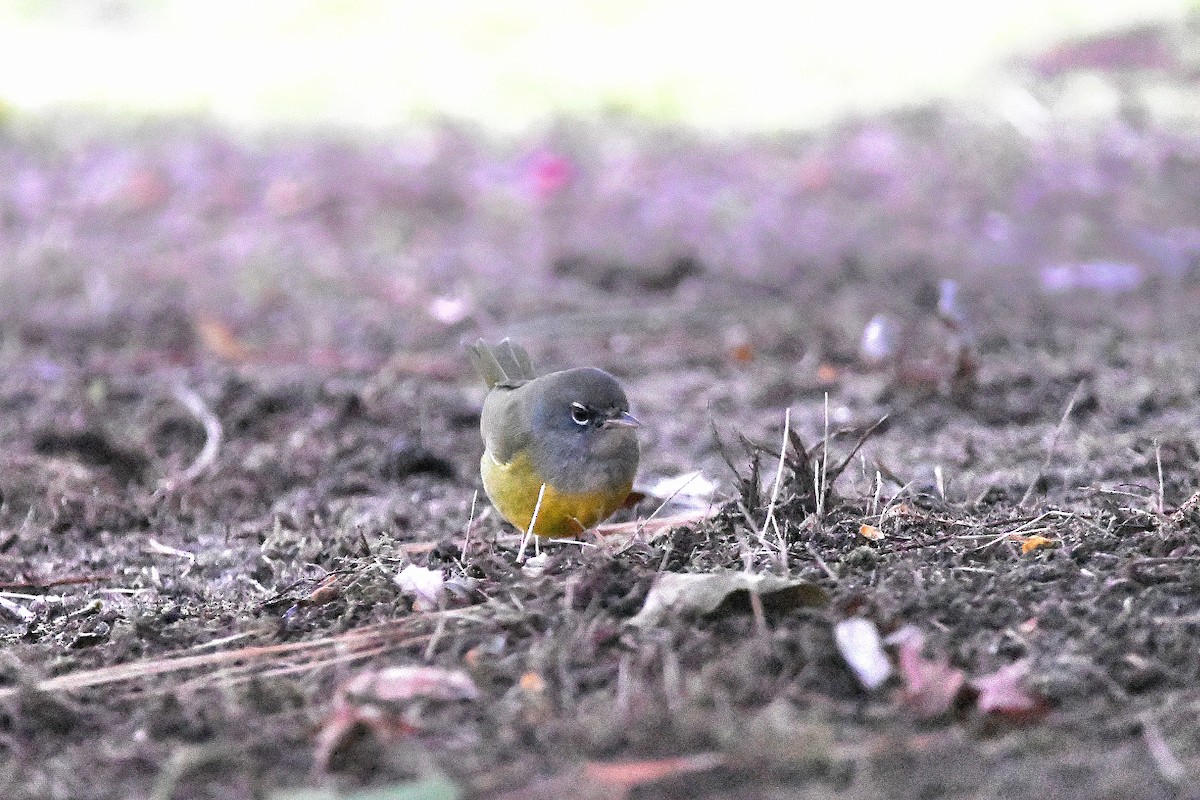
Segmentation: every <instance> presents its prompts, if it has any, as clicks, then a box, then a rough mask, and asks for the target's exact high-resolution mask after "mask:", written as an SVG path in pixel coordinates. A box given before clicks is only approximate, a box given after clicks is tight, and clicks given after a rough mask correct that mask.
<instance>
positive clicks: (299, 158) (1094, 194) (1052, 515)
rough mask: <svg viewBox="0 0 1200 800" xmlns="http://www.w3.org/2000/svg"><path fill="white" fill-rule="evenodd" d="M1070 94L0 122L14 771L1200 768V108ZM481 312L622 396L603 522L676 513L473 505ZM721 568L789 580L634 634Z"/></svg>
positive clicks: (1120, 783)
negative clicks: (512, 511) (1021, 114)
mask: <svg viewBox="0 0 1200 800" xmlns="http://www.w3.org/2000/svg"><path fill="white" fill-rule="evenodd" d="M1068 55H1069V53H1068ZM1060 56H1061V54H1060ZM1051 66H1053V67H1054V68H1055V69H1058V68H1060V67H1061V66H1062V65H1061V63H1060V62H1057V61H1056V62H1054V63H1053V64H1051ZM1122 74H1123V75H1125V73H1122ZM1093 77H1094V76H1093ZM1174 79H1175V78H1172V80H1174ZM1064 80H1065V79H1063V78H1062V77H1061V76H1053V75H1052V76H1050V77H1046V76H1042V77H1041V78H1039V79H1038V80H1037V81H1036V82H1035V83H1034V84H1033V87H1034V90H1035V91H1034V94H1033V95H1031V96H1036V97H1037V98H1038V99H1039V101H1040V102H1041V103H1042V104H1043V107H1044V109H1045V110H1046V113H1047V116H1046V119H1045V120H1043V121H1042V123H1040V124H1041V126H1042V127H1040V128H1038V129H1036V130H1031V129H1030V128H1029V127H1028V125H1024V124H1023V125H1017V124H1016V123H1014V122H1013V121H1012V120H1005V119H1001V118H998V117H996V116H989V115H986V114H983V113H981V112H980V111H979V110H978V109H975V110H972V109H966V108H962V107H947V106H940V105H939V106H931V107H927V108H921V109H915V110H912V111H909V112H904V113H899V114H892V115H888V116H882V117H876V118H870V119H863V120H859V121H855V122H849V123H846V124H845V125H842V126H839V127H838V128H836V129H831V130H826V131H822V132H819V133H813V134H804V135H800V134H796V135H788V136H771V137H756V138H751V137H740V138H738V137H726V138H714V137H703V136H700V135H697V134H691V133H686V132H680V131H677V130H670V129H665V128H655V127H652V126H646V125H641V124H637V123H632V122H629V121H621V120H611V121H605V122H589V123H568V122H564V123H561V124H559V125H557V126H555V127H554V128H552V129H550V130H548V131H545V132H543V133H542V134H540V135H539V136H537V137H532V138H529V139H526V140H521V141H495V140H492V139H489V138H488V137H487V136H485V135H484V134H482V133H481V132H478V131H473V130H466V129H463V128H461V127H456V126H453V125H449V124H438V125H430V126H429V127H428V128H426V129H422V130H419V131H414V132H413V133H412V134H411V135H408V136H406V137H402V138H397V139H389V140H383V139H380V140H367V139H364V138H363V137H361V136H358V137H346V136H336V135H333V134H330V133H324V134H315V133H314V134H309V135H301V134H293V135H289V136H279V137H258V138H255V139H253V140H250V139H247V138H246V137H237V136H235V135H233V134H229V133H223V132H218V131H213V130H212V129H208V128H205V127H203V126H200V125H191V124H184V123H164V124H160V125H146V126H140V127H138V128H137V129H136V130H118V129H114V126H112V125H107V126H102V127H100V128H97V129H95V130H93V129H89V128H87V127H86V126H81V125H80V124H79V123H78V121H55V122H47V123H39V124H37V125H25V124H22V125H17V124H16V123H11V122H10V123H9V124H8V127H7V128H6V129H5V130H4V131H3V132H2V133H0V174H3V175H4V176H5V180H4V181H3V184H2V185H0V264H2V265H3V267H2V271H0V282H2V284H0V291H2V292H3V297H4V302H3V304H0V363H2V365H3V368H2V370H0V493H2V505H0V636H2V641H3V649H2V650H0V796H3V797H5V798H10V799H11V800H20V799H22V798H39V799H44V798H80V799H83V798H176V799H177V800H194V799H198V798H243V797H246V798H249V797H275V798H300V797H337V796H343V795H344V796H349V797H354V796H359V795H356V794H355V793H356V792H358V793H363V792H366V791H368V790H370V789H375V790H378V793H377V794H369V795H368V794H365V793H364V794H361V796H362V797H368V796H369V797H380V798H401V797H427V798H435V797H438V798H440V797H506V798H551V797H587V798H619V797H634V798H644V799H648V798H683V797H689V798H716V797H745V798H784V797H788V798H793V797H826V796H829V795H831V794H833V793H838V794H841V795H844V796H847V797H862V798H882V797H905V798H908V797H911V798H942V797H945V798H1042V797H1054V798H1089V799H1090V798H1184V797H1188V798H1195V797H1200V783H1198V782H1197V774H1198V770H1200V730H1198V729H1197V726H1196V724H1195V719H1196V717H1197V713H1198V712H1200V509H1198V508H1197V507H1195V504H1189V503H1188V502H1187V501H1188V499H1189V498H1190V497H1191V495H1192V493H1193V492H1195V491H1196V490H1197V489H1198V488H1200V477H1198V475H1197V467H1198V463H1197V462H1198V460H1200V416H1198V415H1197V409H1198V408H1200V373H1198V372H1197V369H1196V364H1197V363H1198V361H1200V334H1198V331H1200V303H1198V302H1197V301H1198V300H1200V126H1197V125H1196V124H1195V120H1192V121H1188V120H1187V119H1186V118H1182V119H1181V118H1165V117H1164V116H1163V115H1161V114H1158V113H1155V112H1153V109H1150V108H1149V107H1148V106H1146V105H1145V104H1143V103H1142V102H1141V100H1140V97H1141V95H1140V94H1139V91H1140V90H1139V88H1138V84H1136V83H1135V84H1130V82H1129V81H1128V80H1127V76H1126V78H1122V79H1121V80H1119V81H1118V80H1116V79H1113V80H1112V85H1113V86H1116V87H1118V88H1116V89H1113V92H1115V93H1116V94H1114V95H1113V96H1114V97H1116V98H1117V100H1118V101H1119V102H1117V104H1116V106H1115V107H1114V109H1113V110H1112V111H1111V113H1105V114H1100V115H1092V116H1087V117H1080V116H1078V115H1076V112H1075V111H1073V110H1072V108H1073V107H1071V104H1070V102H1068V101H1069V98H1070V97H1071V96H1072V95H1071V91H1072V89H1071V86H1070V85H1069V84H1067V83H1064V82H1063V81H1064ZM1156 80H1157V79H1156ZM1187 80H1192V81H1193V84H1191V85H1192V86H1193V88H1194V78H1189V79H1187ZM1182 85H1183V86H1185V87H1186V86H1187V85H1189V84H1187V82H1186V80H1184V81H1183V84H1182ZM947 279H952V280H954V281H956V282H957V286H959V287H960V291H961V298H960V299H958V300H957V301H955V302H950V298H949V297H948V296H943V297H942V303H941V307H940V311H939V307H938V301H939V282H940V281H944V280H947ZM943 291H944V290H943ZM881 313H888V314H891V315H892V316H893V318H894V319H895V320H897V323H896V328H895V336H896V341H897V344H896V345H895V346H894V347H893V348H891V349H888V348H885V351H886V352H885V355H886V354H890V355H891V358H892V360H891V361H890V362H888V363H886V364H884V365H883V366H881V367H878V368H875V369H871V368H868V366H867V365H866V364H864V362H863V360H862V358H861V356H860V353H859V350H860V339H861V337H862V333H863V330H864V326H866V325H867V324H868V321H869V320H871V319H872V318H873V317H875V316H876V315H877V314H881ZM505 335H508V336H512V337H514V338H515V339H517V340H519V341H521V342H523V343H524V344H525V345H526V346H527V347H528V348H529V350H530V351H531V352H532V353H533V355H534V357H535V359H536V361H537V363H538V364H539V366H541V367H543V368H545V369H547V370H549V369H554V368H559V367H564V366H574V365H581V364H594V365H597V366H601V367H603V368H605V369H608V370H610V371H611V372H613V373H614V374H615V375H617V376H618V377H619V378H620V379H621V380H622V381H623V382H624V384H625V385H626V387H627V389H628V393H629V395H630V397H631V398H632V401H633V405H634V411H635V413H636V414H637V415H638V417H639V418H640V419H641V420H642V422H643V428H642V430H641V436H642V439H641V442H642V451H643V457H642V468H641V477H640V479H639V488H642V489H644V490H645V491H647V492H648V493H649V495H650V496H648V497H646V498H645V499H644V500H642V501H641V502H640V503H639V504H638V505H637V506H636V507H634V508H633V509H632V510H630V511H628V512H623V513H624V514H625V516H624V517H623V518H624V519H626V520H634V519H642V520H645V519H646V518H647V517H649V516H650V515H651V514H655V515H656V518H655V520H652V522H655V521H657V520H661V519H662V518H663V517H664V516H669V515H672V514H689V515H690V521H687V522H684V523H681V524H678V525H675V526H659V525H654V524H647V525H644V526H642V528H641V530H638V531H634V532H632V533H631V532H630V530H629V529H630V526H626V527H625V528H614V529H613V530H611V531H609V533H608V534H607V535H605V536H601V537H598V538H595V539H590V540H588V541H586V542H585V543H584V544H577V543H557V544H556V543H551V544H547V545H546V546H545V547H544V548H543V549H542V553H543V555H542V556H540V557H539V558H538V559H536V560H534V561H532V562H530V561H528V560H526V561H524V562H521V561H518V551H519V548H520V544H521V542H520V537H519V536H518V535H516V534H515V533H514V532H513V531H512V530H511V529H509V528H507V526H506V525H505V524H503V523H502V522H501V521H500V520H499V519H498V518H497V517H496V516H495V515H493V514H491V513H490V512H488V511H486V506H487V504H486V501H485V500H484V499H482V496H480V499H479V501H478V503H476V504H475V506H474V515H473V518H474V522H473V523H471V520H472V508H473V501H474V499H475V493H476V490H477V489H478V488H479V486H480V483H479V478H478V458H479V455H480V452H481V442H480V439H479V433H478V415H479V409H480V403H481V401H482V396H483V390H482V387H481V386H480V385H479V384H478V382H477V380H476V378H475V377H474V376H473V375H470V374H469V373H468V367H467V364H466V362H465V360H464V358H463V357H462V354H461V347H462V344H463V343H464V342H466V341H471V340H473V339H474V338H475V337H477V336H484V337H487V338H488V339H489V340H497V339H499V338H500V337H502V336H505ZM785 410H786V414H787V416H786V425H787V429H788V431H789V432H791V433H792V434H793V436H794V440H793V443H792V445H791V446H790V447H789V448H788V449H787V450H786V451H785V453H784V456H785V457H784V458H783V459H782V466H780V464H781V459H780V450H781V442H782V441H783V436H784V427H785ZM885 417H886V419H884V418H885ZM881 419H884V421H883V422H882V423H881V424H879V425H878V426H877V427H874V428H872V426H874V425H876V423H878V422H879V421H880V420H881ZM864 434H865V438H864ZM860 438H864V441H863V442H862V446H861V448H859V449H858V450H857V451H855V450H854V448H855V445H856V443H857V442H858V440H859V439H860ZM826 445H827V448H828V451H829V454H830V456H829V458H828V459H822V457H821V456H822V452H823V450H824V447H825V446H826ZM801 448H805V452H801ZM852 455H853V457H852V458H851V456H852ZM846 459H848V461H846V463H845V464H844V471H842V472H840V473H839V472H838V471H837V467H839V466H842V463H841V462H843V461H844V460H846ZM814 464H815V465H816V468H815V470H814ZM696 470H699V471H701V472H702V473H703V477H704V479H706V480H709V481H712V482H714V483H715V488H713V489H712V491H711V492H710V493H708V494H702V495H701V496H699V497H695V496H692V495H693V494H694V493H692V492H689V491H687V490H685V491H684V492H682V493H681V494H679V495H677V496H675V497H674V498H672V499H671V502H670V503H669V504H668V505H667V506H664V507H663V508H662V510H661V511H659V510H658V509H659V506H660V505H662V501H663V499H665V498H664V495H665V494H669V492H670V490H669V489H665V488H663V487H664V484H663V483H662V481H663V480H664V479H667V478H673V477H677V476H680V475H684V474H687V473H690V472H693V471H696ZM814 475H815V476H816V477H815V478H814ZM821 475H825V476H826V478H827V480H826V481H825V483H824V484H823V489H821V488H820V487H822V483H821V480H820V476H821ZM702 485H703V483H702V482H701V481H700V480H699V479H696V480H694V481H693V484H692V488H693V489H695V488H696V487H698V486H702ZM656 493H657V497H656V496H655V494H656ZM685 496H688V497H690V500H689V502H683V501H682V499H683V498H684V497H685ZM469 523H471V524H470V525H469ZM468 528H469V530H470V535H469V536H468V535H467V531H468ZM527 555H528V554H527ZM410 565H415V566H417V567H421V568H429V569H433V570H437V571H439V574H440V577H441V579H442V580H443V581H444V583H442V584H441V585H440V587H436V589H435V590H432V591H434V595H433V596H432V597H430V596H427V595H423V594H422V593H421V592H419V591H415V590H413V589H412V588H411V587H410V588H405V587H403V586H402V585H401V584H400V583H399V582H398V580H399V578H398V576H400V574H401V572H402V571H403V570H404V569H405V568H406V567H409V566H410ZM736 572H749V573H753V574H764V575H777V576H778V575H783V576H788V577H791V578H795V579H802V580H803V581H805V582H806V583H804V584H803V585H802V590H801V591H791V592H787V591H785V592H776V593H763V594H761V595H752V596H751V595H747V594H746V593H745V592H742V593H740V594H737V593H735V594H733V595H731V596H730V597H728V598H727V599H726V601H725V602H723V603H721V604H720V606H719V607H718V608H716V609H715V610H710V611H707V612H704V611H701V610H698V609H690V610H689V608H686V607H685V608H672V609H669V610H668V611H667V612H666V613H664V614H662V615H661V616H660V617H659V618H658V619H656V620H654V621H653V622H652V623H651V624H647V625H639V624H636V623H634V622H631V620H633V619H634V618H635V615H637V614H638V612H639V610H641V609H642V608H643V606H644V605H645V603H646V600H647V597H648V596H650V595H651V594H652V589H653V587H655V586H656V585H659V586H661V582H662V580H663V579H662V577H661V576H663V575H667V574H671V573H699V574H704V573H711V574H724V575H728V574H730V573H736ZM853 619H859V620H866V621H868V622H869V623H870V624H869V625H867V626H865V627H866V629H868V635H867V642H866V643H865V644H864V643H863V642H862V641H861V640H859V644H858V645H854V646H850V647H839V644H838V640H837V639H838V637H837V636H836V634H835V631H844V630H846V628H845V626H844V623H845V621H846V620H853ZM860 630H861V628H860ZM869 631H876V632H878V633H879V635H880V636H882V637H885V638H886V641H885V642H884V644H883V652H882V654H881V653H879V652H878V651H876V650H874V649H873V648H872V647H871V646H870V642H869V639H870V635H869ZM854 653H860V654H862V653H865V654H867V655H868V656H870V655H871V654H872V653H874V656H875V658H874V663H875V664H876V666H878V665H879V664H880V663H881V662H880V659H882V663H884V664H886V665H890V667H891V674H890V677H887V679H886V680H885V681H884V682H883V683H882V684H881V685H878V686H876V687H874V688H871V689H868V688H866V686H865V685H864V681H863V680H862V679H861V678H860V677H858V675H857V673H856V671H855V669H853V668H852V667H851V666H850V665H849V662H848V661H847V654H849V655H850V657H851V660H853V655H854ZM399 666H426V667H429V668H430V669H429V670H426V671H423V672H415V673H414V672H397V671H394V670H393V671H390V672H389V671H387V670H388V669H389V668H394V667H399ZM302 787H310V789H311V791H312V792H313V794H304V793H303V792H302V791H301V788H302ZM322 792H323V793H322ZM406 792H408V793H406Z"/></svg>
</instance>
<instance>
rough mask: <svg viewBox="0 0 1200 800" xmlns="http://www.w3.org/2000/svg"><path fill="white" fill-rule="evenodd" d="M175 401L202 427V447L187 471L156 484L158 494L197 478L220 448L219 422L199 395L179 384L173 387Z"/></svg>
mask: <svg viewBox="0 0 1200 800" xmlns="http://www.w3.org/2000/svg"><path fill="white" fill-rule="evenodd" d="M174 394H175V399H176V400H178V401H179V403H180V404H181V405H182V406H183V407H184V408H186V409H187V410H188V411H189V412H190V413H191V415H192V416H193V417H195V418H196V419H197V420H198V421H199V422H200V424H201V425H203V426H204V447H202V448H200V453H199V454H198V455H197V456H196V460H195V461H193V462H192V463H191V464H190V465H189V466H188V468H187V469H185V470H184V471H183V472H181V473H179V474H178V475H176V476H174V477H167V478H163V479H162V480H161V481H159V483H158V492H159V493H166V492H172V491H174V490H176V489H178V488H179V487H180V486H184V485H186V484H189V483H191V482H192V481H194V480H196V478H199V477H200V476H201V475H202V474H203V473H204V471H205V470H206V469H208V468H209V467H211V466H212V465H213V462H215V461H216V460H217V451H218V450H219V449H220V447H221V436H222V430H221V420H219V419H217V415H216V414H214V413H213V412H212V411H211V410H210V409H209V407H208V406H207V405H205V403H204V400H203V399H202V398H201V397H200V395H198V394H196V393H195V392H193V391H192V390H191V389H189V388H188V387H186V386H184V385H182V384H180V385H178V386H176V387H175V392H174Z"/></svg>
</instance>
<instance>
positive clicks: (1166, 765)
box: [1142, 713, 1187, 786]
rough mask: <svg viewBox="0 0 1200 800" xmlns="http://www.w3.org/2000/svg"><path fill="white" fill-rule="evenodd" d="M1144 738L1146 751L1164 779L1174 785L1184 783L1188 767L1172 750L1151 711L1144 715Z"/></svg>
mask: <svg viewBox="0 0 1200 800" xmlns="http://www.w3.org/2000/svg"><path fill="white" fill-rule="evenodd" d="M1142 740H1143V741H1144V742H1145V743H1146V751H1147V752H1148V753H1149V754H1150V760H1151V761H1153V762H1154V767H1155V769H1157V770H1158V774H1159V775H1161V776H1162V779H1163V780H1164V781H1166V782H1167V783H1169V784H1171V785H1172V786H1179V785H1180V784H1182V783H1183V782H1184V780H1185V779H1186V778H1187V768H1186V767H1184V766H1183V763H1182V762H1180V760H1179V758H1178V757H1177V756H1176V755H1175V754H1174V753H1173V752H1171V746H1170V745H1169V744H1167V740H1166V739H1164V738H1163V735H1162V731H1161V730H1160V729H1159V727H1158V723H1157V722H1155V721H1154V718H1153V717H1152V716H1150V714H1149V713H1146V714H1143V715H1142Z"/></svg>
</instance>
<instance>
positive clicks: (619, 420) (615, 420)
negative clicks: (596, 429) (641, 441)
mask: <svg viewBox="0 0 1200 800" xmlns="http://www.w3.org/2000/svg"><path fill="white" fill-rule="evenodd" d="M641 426H642V423H640V422H638V421H637V417H635V416H634V415H633V414H630V413H629V412H628V411H622V412H621V413H620V414H617V415H616V416H615V417H609V418H608V419H606V420H604V422H602V423H601V424H600V427H601V428H640V427H641Z"/></svg>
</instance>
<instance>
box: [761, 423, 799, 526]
mask: <svg viewBox="0 0 1200 800" xmlns="http://www.w3.org/2000/svg"><path fill="white" fill-rule="evenodd" d="M791 430H792V409H790V408H786V409H784V411H783V444H782V445H780V447H779V467H778V468H777V469H776V470H775V486H774V487H773V488H772V489H771V502H770V504H769V505H768V506H767V518H766V520H765V521H764V522H763V526H762V530H760V531H759V532H758V540H759V542H761V543H762V544H763V545H764V546H766V544H767V529H768V528H770V527H771V523H772V522H774V521H775V504H776V503H778V502H779V486H780V484H781V483H783V465H784V462H785V457H786V455H787V444H788V434H789V433H791Z"/></svg>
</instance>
